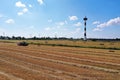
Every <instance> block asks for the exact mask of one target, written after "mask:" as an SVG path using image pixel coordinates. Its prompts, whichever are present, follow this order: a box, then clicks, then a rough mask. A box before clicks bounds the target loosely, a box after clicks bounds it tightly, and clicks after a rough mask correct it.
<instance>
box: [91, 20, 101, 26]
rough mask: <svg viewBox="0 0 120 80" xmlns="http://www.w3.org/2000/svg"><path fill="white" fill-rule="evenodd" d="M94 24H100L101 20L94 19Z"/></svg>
mask: <svg viewBox="0 0 120 80" xmlns="http://www.w3.org/2000/svg"><path fill="white" fill-rule="evenodd" d="M92 24H93V25H97V24H100V21H94V22H93V23H92Z"/></svg>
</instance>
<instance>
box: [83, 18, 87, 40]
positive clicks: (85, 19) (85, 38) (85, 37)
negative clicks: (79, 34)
mask: <svg viewBox="0 0 120 80" xmlns="http://www.w3.org/2000/svg"><path fill="white" fill-rule="evenodd" d="M83 20H84V40H85V41H86V40H87V35H86V21H87V20H88V18H87V17H86V16H85V17H84V18H83Z"/></svg>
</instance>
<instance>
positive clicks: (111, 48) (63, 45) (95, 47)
mask: <svg viewBox="0 0 120 80" xmlns="http://www.w3.org/2000/svg"><path fill="white" fill-rule="evenodd" d="M30 44H33V45H47V46H62V47H76V48H94V49H110V50H120V48H115V47H114V48H113V47H97V46H76V45H65V44H41V43H33V42H32V43H30Z"/></svg>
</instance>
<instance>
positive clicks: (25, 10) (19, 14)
mask: <svg viewBox="0 0 120 80" xmlns="http://www.w3.org/2000/svg"><path fill="white" fill-rule="evenodd" d="M27 12H28V9H27V8H23V10H22V11H21V12H18V13H17V14H18V16H21V15H23V14H25V13H27Z"/></svg>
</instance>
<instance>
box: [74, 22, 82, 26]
mask: <svg viewBox="0 0 120 80" xmlns="http://www.w3.org/2000/svg"><path fill="white" fill-rule="evenodd" d="M74 26H77V27H79V26H82V23H81V22H78V23H76V24H74Z"/></svg>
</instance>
